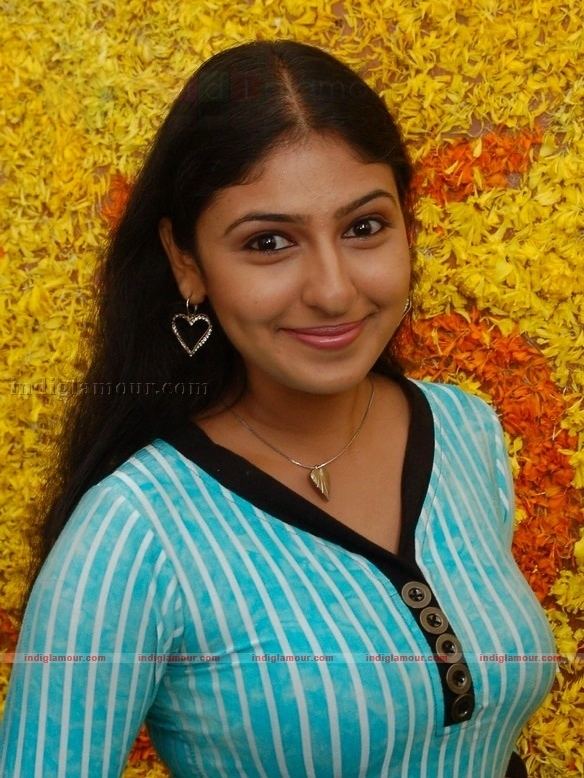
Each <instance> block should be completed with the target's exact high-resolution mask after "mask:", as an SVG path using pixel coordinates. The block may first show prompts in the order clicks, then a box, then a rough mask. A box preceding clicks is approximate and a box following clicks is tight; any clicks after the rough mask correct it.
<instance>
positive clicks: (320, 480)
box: [229, 376, 375, 500]
mask: <svg viewBox="0 0 584 778" xmlns="http://www.w3.org/2000/svg"><path fill="white" fill-rule="evenodd" d="M369 381H370V383H371V394H370V395H369V402H368V403H367V407H366V408H365V413H364V414H363V417H362V419H361V421H360V422H359V426H358V427H357V429H356V430H355V432H354V433H353V435H352V437H351V439H350V440H349V442H348V443H345V445H344V446H343V448H342V449H341V450H340V451H339V453H338V454H335V455H334V457H331V458H330V459H327V460H326V462H321V463H320V464H319V465H305V464H303V463H302V462H299V461H298V460H297V459H292V457H289V456H288V454H285V453H284V452H283V451H280V449H279V448H276V446H274V445H273V444H272V443H270V442H269V441H267V440H266V439H265V438H264V437H262V435H260V434H259V432H256V431H255V430H254V429H253V427H251V426H250V425H249V424H248V422H247V421H246V420H245V419H243V418H242V417H241V416H240V415H239V414H238V413H236V412H235V411H234V410H233V409H232V408H229V410H230V411H231V413H232V414H233V415H234V416H235V418H236V419H237V420H238V421H239V423H240V424H242V425H243V426H244V427H245V428H246V429H247V430H249V432H251V434H252V435H255V437H256V438H257V439H258V440H261V441H262V443H265V445H266V446H268V447H269V448H271V449H272V451H275V452H276V454H280V456H282V457H284V458H285V459H287V460H288V462H292V464H293V465H297V466H298V467H303V468H304V469H305V470H310V472H309V474H308V480H309V481H310V483H311V484H312V485H313V486H314V487H315V489H316V490H317V492H318V493H319V494H320V496H321V497H323V498H324V499H325V500H328V499H330V497H329V495H330V489H331V487H330V476H329V472H328V470H327V469H326V466H327V465H330V464H331V462H334V461H335V459H338V458H339V457H340V456H341V454H344V453H345V451H346V450H347V449H348V448H349V446H350V445H351V443H352V442H353V441H354V440H355V438H356V437H357V435H358V434H359V433H360V432H361V430H362V428H363V425H364V424H365V419H366V418H367V415H368V414H369V410H370V408H371V405H372V403H373V395H374V394H375V385H374V383H373V379H372V378H371V376H369Z"/></svg>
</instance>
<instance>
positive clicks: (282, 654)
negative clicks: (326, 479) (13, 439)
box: [0, 378, 556, 778]
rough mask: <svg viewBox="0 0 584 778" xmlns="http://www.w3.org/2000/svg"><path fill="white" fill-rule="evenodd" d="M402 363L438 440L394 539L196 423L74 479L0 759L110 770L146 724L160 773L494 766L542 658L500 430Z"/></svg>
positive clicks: (490, 775)
mask: <svg viewBox="0 0 584 778" xmlns="http://www.w3.org/2000/svg"><path fill="white" fill-rule="evenodd" d="M401 380H402V384H403V386H404V388H406V389H407V393H408V396H409V397H410V398H414V402H413V406H412V407H413V408H415V409H416V412H415V413H414V414H413V416H412V428H413V429H418V430H423V428H424V424H425V425H426V435H427V437H426V439H427V440H429V441H430V443H431V446H430V447H429V448H428V447H426V448H425V449H424V448H423V447H422V451H421V454H420V455H419V457H417V455H415V451H416V448H415V446H414V445H413V442H412V431H411V430H410V438H409V440H408V452H409V453H406V458H407V459H408V457H409V459H408V466H407V467H404V480H403V482H402V494H403V495H404V499H405V503H406V504H407V505H408V506H409V509H408V510H409V513H408V514H407V515H404V521H403V527H402V535H401V538H400V546H399V551H398V553H397V554H392V553H391V552H389V551H386V550H385V549H383V548H381V547H380V546H378V545H376V544H375V543H372V542H371V541H369V540H367V539H365V538H364V537H363V536H361V535H359V534H358V533H356V532H354V531H353V530H351V529H349V528H347V527H346V526H344V525H342V524H341V523H340V522H338V521H337V520H336V519H334V518H333V517H331V516H330V515H329V514H327V513H325V512H324V511H323V510H321V509H320V508H318V507H317V506H314V505H312V503H310V502H309V501H307V500H305V499H304V498H302V497H301V496H300V495H297V494H296V493H294V492H292V491H291V490H290V489H288V488H287V487H285V486H284V485H282V484H279V483H278V482H277V481H275V480H274V479H273V478H271V477H270V476H268V475H267V474H266V473H263V472H262V471H260V470H258V469H257V468H256V467H255V466H253V465H251V464H250V463H249V462H246V461H245V460H243V459H242V458H240V457H238V456H237V455H235V454H233V453H232V452H229V451H227V450H226V449H224V448H222V447H221V446H217V445H216V444H214V443H213V442H212V441H211V440H210V439H209V438H208V437H207V436H206V435H205V434H204V433H203V431H202V430H201V429H200V428H198V427H193V428H192V429H189V430H183V433H182V434H177V435H176V436H175V437H173V436H172V435H169V437H168V439H167V438H166V437H165V438H164V439H163V438H156V439H155V440H154V441H152V443H151V444H150V445H147V446H145V447H144V448H142V449H141V450H139V451H137V452H136V453H135V454H134V455H133V456H131V457H130V458H129V459H127V460H126V461H125V462H124V463H123V464H121V465H120V466H119V467H118V468H117V469H116V470H115V471H114V472H113V473H111V474H110V475H109V476H107V477H106V478H104V479H102V480H101V481H100V482H99V483H97V484H96V485H94V486H93V487H92V488H90V489H89V490H88V491H87V492H86V493H85V494H84V495H83V497H82V499H81V500H80V501H79V503H78V505H77V507H76V508H75V510H74V511H73V512H72V515H71V516H70V518H69V521H68V523H67V524H66V526H65V528H64V529H63V531H62V533H61V535H60V536H59V539H58V541H57V543H56V544H55V546H54V547H53V549H52V551H51V553H50V555H49V557H48V558H47V560H46V562H45V564H44V566H43V568H42V570H41V573H40V574H39V576H38V578H37V581H36V583H35V586H34V589H33V592H32V595H31V599H30V601H29V604H28V607H27V610H26V613H25V617H24V621H23V624H22V629H21V632H20V636H19V641H18V645H17V648H16V654H15V657H14V664H13V667H12V674H11V678H10V684H9V688H8V695H7V699H6V705H5V710H4V717H3V719H2V721H1V723H0V775H1V776H3V778H29V776H30V777H31V778H32V777H33V776H34V778H49V776H63V778H73V777H74V776H86V777H87V778H97V777H99V776H101V777H102V778H106V777H108V776H119V775H121V774H122V772H123V770H124V767H125V764H126V762H127V759H128V755H129V752H130V749H131V747H132V745H133V743H134V740H135V738H136V735H137V733H138V731H139V729H140V726H141V725H142V723H143V722H146V724H147V726H148V731H149V733H150V737H151V739H152V742H153V744H154V746H155V748H156V749H157V751H158V752H159V754H160V757H161V759H162V760H163V761H164V762H165V763H166V764H167V765H168V767H169V769H170V771H171V772H172V775H173V776H176V777H177V778H193V776H206V777H207V778H219V776H222V777H223V778H234V777H236V776H248V777H249V778H256V776H258V777H259V776H262V777H263V778H274V777H275V776H287V777H288V778H305V777H308V776H310V777H313V778H380V777H382V778H383V777H388V778H398V777H399V778H423V777H424V778H426V777H429V776H431V778H463V777H467V778H503V776H505V775H506V774H507V769H508V768H507V766H508V764H509V761H510V758H511V756H512V751H513V747H514V744H515V742H516V740H517V737H518V735H519V732H520V730H521V728H522V727H523V725H524V724H525V723H526V721H527V720H528V719H529V718H530V716H531V715H532V714H533V712H534V711H535V710H536V709H537V708H538V707H539V705H540V704H541V703H542V701H543V699H544V697H545V696H546V694H547V693H548V691H549V690H550V688H551V685H552V682H553V679H554V675H555V670H556V663H555V661H551V660H552V659H553V658H552V656H551V655H553V654H554V652H555V645H554V640H553V636H552V633H551V631H550V628H549V625H548V623H547V620H546V617H545V613H544V611H543V610H542V608H541V607H540V605H539V603H538V602H537V600H536V598H535V596H534V594H533V592H532V591H531V589H530V588H529V586H528V584H527V582H526V580H525V578H524V577H523V575H522V574H521V572H520V570H519V569H518V567H517V565H516V563H515V561H514V559H513V557H512V555H511V538H512V532H513V489H512V480H511V475H510V469H509V463H508V458H507V452H506V449H505V442H504V437H503V434H502V429H501V426H500V423H499V421H498V418H497V416H496V414H495V413H494V411H493V410H492V409H491V408H490V407H489V406H488V405H487V404H486V403H485V402H483V401H482V400H480V399H479V398H477V397H474V396H473V395H470V394H467V393H465V392H463V391H461V390H460V389H459V388H457V387H453V386H447V385H443V384H437V383H429V382H420V381H412V380H410V379H406V378H403V379H401ZM416 425H417V427H416ZM428 435H429V437H428ZM418 449H419V447H418ZM424 462H425V464H424ZM424 473H426V475H424ZM408 479H411V482H410V480H408ZM416 479H417V480H418V487H417V488H418V490H419V489H420V488H421V489H422V492H421V496H420V499H419V500H418V501H417V502H416V499H415V495H414V499H412V498H411V495H410V496H409V497H408V489H414V486H412V484H415V483H416ZM414 491H415V489H414ZM412 506H414V508H412ZM546 660H548V661H546Z"/></svg>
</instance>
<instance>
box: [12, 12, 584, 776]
mask: <svg viewBox="0 0 584 778" xmlns="http://www.w3.org/2000/svg"><path fill="white" fill-rule="evenodd" d="M581 15H582V9H581V7H580V6H579V4H578V3H576V4H570V3H567V4H558V3H556V2H554V0H526V2H517V0H501V2H497V3H493V2H492V0H477V2H475V3H474V4H473V6H472V8H471V7H470V6H469V5H467V6H466V7H464V8H462V7H461V6H460V4H457V3H450V2H447V0H432V1H431V2H430V1H429V0H423V1H422V2H420V0H379V2H378V3H371V2H369V0H352V2H351V3H342V2H326V0H302V2H300V0H282V2H280V3H278V4H277V7H276V6H275V5H274V4H269V3H267V2H265V1H263V0H234V1H233V2H231V3H229V4H227V3H226V2H222V0H200V2H197V3H171V2H169V1H168V0H161V2H158V3H156V4H152V3H149V2H147V0H128V2H127V3H124V4H123V5H122V4H112V3H100V4H95V3H92V2H90V1H89V0H81V2H79V3H74V4H67V5H66V6H65V5H63V4H62V3H61V2H60V0H34V1H33V2H29V3H25V4H20V5H19V6H18V7H17V6H15V5H10V4H8V5H6V7H5V8H4V9H3V22H2V24H1V25H0V42H1V44H2V45H1V46H0V75H1V76H2V82H3V84H5V85H6V87H7V89H6V91H7V93H8V94H7V95H5V118H3V120H2V121H3V124H2V130H1V132H2V141H3V151H4V155H3V157H4V161H3V164H2V170H1V171H0V198H1V205H2V212H3V213H5V214H9V219H8V220H6V224H5V226H3V227H2V229H1V231H0V264H1V266H2V267H5V268H7V269H8V268H10V276H9V277H8V275H7V276H6V277H5V278H6V280H5V283H4V284H3V285H2V287H0V296H1V298H2V303H3V305H2V310H3V311H5V314H4V317H3V319H2V321H1V322H0V326H1V327H2V334H3V336H4V341H5V343H6V344H9V345H10V348H9V349H6V352H5V353H6V358H5V366H6V367H5V371H4V374H3V378H4V379H5V380H4V382H3V386H4V387H5V391H4V393H3V395H2V399H3V410H4V416H3V418H4V419H6V420H7V421H6V422H5V423H4V424H3V425H1V426H0V434H1V442H2V453H3V461H4V462H5V467H4V468H3V470H2V471H1V472H0V490H1V491H2V496H3V500H2V504H3V505H5V506H6V508H7V509H6V510H5V513H4V515H3V516H2V518H1V519H0V545H1V546H2V549H3V555H2V560H1V561H0V654H1V655H2V656H3V657H4V658H5V661H4V662H0V701H3V700H4V698H5V693H6V686H7V683H8V678H9V673H10V655H11V653H12V652H13V651H14V649H15V647H16V641H17V637H18V624H17V623H16V620H15V617H14V613H15V607H16V603H17V599H18V595H19V587H20V579H21V575H22V573H23V555H22V549H23V543H24V537H23V532H22V527H23V524H24V523H25V522H26V521H28V520H29V519H30V513H29V512H28V508H29V506H31V505H34V500H35V495H36V494H37V493H38V489H39V488H40V487H41V466H42V462H43V455H44V452H45V444H46V441H47V440H48V439H50V438H51V435H52V434H53V433H54V430H55V429H56V424H57V421H58V419H59V415H60V410H61V405H60V402H59V395H58V392H55V393H53V394H50V393H47V392H46V390H43V389H42V386H41V385H42V381H43V380H44V379H46V378H47V377H49V378H50V377H53V378H54V379H55V380H56V379H60V380H67V379H74V378H77V377H78V375H77V371H78V369H79V368H78V366H77V365H75V364H74V363H73V362H72V357H73V356H74V354H75V347H76V342H77V337H78V332H76V330H75V324H76V321H77V319H78V316H79V314H80V313H81V312H82V311H83V309H84V307H85V306H86V305H87V303H88V301H89V300H90V299H91V296H92V294H93V289H92V283H93V279H92V272H93V266H94V259H95V256H96V253H97V252H98V250H99V248H100V246H101V245H103V241H104V240H105V238H106V235H107V231H108V230H109V229H110V228H111V227H112V226H113V225H114V224H115V222H116V220H117V219H118V218H119V215H120V213H121V211H122V209H123V205H124V203H125V201H126V198H127V195H128V192H129V188H130V186H131V181H132V180H133V176H134V174H135V171H136V169H137V167H138V165H139V163H140V160H141V156H142V154H143V151H144V149H145V148H146V146H147V143H148V142H149V141H150V140H151V138H152V136H153V134H154V132H155V130H156V128H157V126H158V124H159V121H160V119H161V118H162V117H163V116H164V114H165V111H166V108H167V107H168V105H169V104H170V102H171V101H172V99H173V97H174V96H175V94H176V93H177V91H178V89H179V88H180V86H181V85H182V83H183V82H184V80H185V79H186V78H187V76H188V75H190V73H191V72H192V71H193V70H194V69H195V67H197V66H198V64H200V63H201V62H202V61H203V60H204V59H206V58H207V57H209V56H210V55H211V54H212V53H214V52H215V51H218V50H221V49H223V48H225V47H226V46H228V45H232V44H234V43H236V42H239V41H244V40H253V39H256V38H273V37H293V38H296V39H298V40H305V41H306V42H308V43H313V44H316V45H322V46H323V47H325V48H328V49H330V50H331V51H333V52H334V53H335V54H337V55H338V56H340V57H341V59H343V60H344V61H346V62H347V63H348V64H349V65H351V66H353V67H355V68H356V69H357V70H358V71H360V72H361V73H362V74H363V75H364V77H365V78H366V80H367V81H368V82H369V83H370V84H371V85H372V86H373V87H374V88H375V89H376V90H377V91H378V92H379V93H380V94H381V95H382V96H383V98H384V99H385V100H386V102H387V104H388V106H389V107H390V109H393V110H394V111H395V113H396V116H397V118H398V120H399V123H400V126H401V127H402V128H403V130H404V134H405V136H406V139H407V141H408V144H409V146H410V148H411V150H412V154H413V157H414V160H415V162H416V166H417V169H416V177H415V189H416V192H417V195H418V204H417V216H418V222H419V230H418V235H417V251H416V258H415V259H416V274H417V277H418V284H417V291H416V295H415V297H416V316H415V320H414V325H413V331H408V329H407V328H403V329H402V332H401V333H400V337H399V342H398V343H397V344H396V345H397V346H398V347H399V348H400V349H401V351H402V353H403V355H404V357H405V358H407V359H409V360H410V364H411V370H410V372H411V373H412V374H415V375H418V376H419V377H423V378H428V379H430V380H435V381H446V382H450V383H457V384H459V385H461V386H462V387H463V388H465V389H467V390H468V391H471V392H475V393H477V394H479V395H481V396H483V397H485V398H486V399H487V400H489V401H490V402H492V404H493V405H494V407H495V408H496V409H497V410H498V412H499V414H500V417H501V420H502V423H503V426H504V429H505V430H506V433H507V438H508V443H509V452H510V455H511V458H512V463H513V469H514V475H515V484H516V495H517V506H516V507H517V512H516V532H515V536H514V540H513V551H514V554H515V556H516V558H517V561H518V563H519V565H520V567H521V569H522V571H523V572H524V574H525V575H526V577H527V578H528V580H529V582H530V584H531V586H532V587H533V588H534V590H535V592H536V594H537V596H538V597H539V599H540V601H541V602H542V603H543V604H544V605H545V607H546V609H547V613H548V617H549V619H550V623H551V624H552V627H553V630H554V635H555V637H556V642H557V645H558V650H559V652H560V653H562V654H564V655H565V657H566V661H565V662H564V663H563V664H562V667H561V672H560V673H559V674H558V677H557V683H556V685H555V686H554V688H553V689H552V691H551V693H550V694H549V695H548V698H547V699H546V701H545V703H544V705H543V706H542V707H541V709H540V710H539V711H537V713H536V715H535V716H534V717H533V718H532V719H531V721H530V722H529V723H528V725H527V727H526V728H525V730H524V733H523V736H522V738H521V740H520V743H519V747H520V749H521V750H522V753H523V755H524V756H525V758H526V761H527V765H528V768H529V772H530V775H531V776H537V778H548V777H549V778H551V777H552V776H554V778H555V777H556V776H559V775H561V776H565V778H571V776H578V775H582V774H584V764H583V759H582V754H581V747H580V744H581V742H582V740H583V739H584V731H583V730H582V726H583V725H582V719H581V716H580V715H579V711H578V703H579V701H580V700H581V696H582V689H583V685H584V682H583V679H582V663H581V661H579V659H578V652H580V656H582V654H583V653H584V630H583V629H582V627H581V625H580V624H579V623H578V621H577V617H578V616H579V615H580V614H581V610H582V605H583V602H584V594H583V588H584V583H583V577H584V531H583V530H582V529H580V530H579V527H581V524H582V507H583V506H582V493H583V488H584V446H583V444H584V406H583V402H582V396H583V391H584V295H583V291H584V277H583V276H584V274H583V273H582V260H581V257H582V255H583V252H584V245H583V243H584V215H583V214H584V195H583V189H582V181H584V129H583V128H584V115H583V107H584V77H583V75H582V73H583V72H584V33H583V31H582V23H581ZM18 380H21V381H27V382H29V383H30V382H34V386H35V387H36V388H35V391H33V392H32V393H31V394H29V395H26V396H25V395H22V394H18V393H15V392H12V391H8V390H7V389H6V387H10V386H11V382H13V381H18ZM0 715H1V712H0ZM125 775H128V776H132V778H142V777H143V776H163V775H168V772H167V771H166V769H165V768H164V767H163V766H162V765H161V764H160V762H159V760H158V759H157V756H156V754H155V752H154V750H153V748H152V745H151V743H150V741H149V738H148V735H147V731H146V729H145V728H144V727H143V728H142V730H141V732H140V735H139V737H138V738H137V740H136V743H135V746H134V748H133V750H132V753H131V756H130V760H129V763H128V766H127V768H126V771H125Z"/></svg>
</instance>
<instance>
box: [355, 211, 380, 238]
mask: <svg viewBox="0 0 584 778" xmlns="http://www.w3.org/2000/svg"><path fill="white" fill-rule="evenodd" d="M369 222H377V223H378V224H380V225H381V227H380V228H379V229H378V230H375V231H374V232H371V227H370V226H369V227H368V226H365V230H363V229H362V227H363V225H367V224H368V223H369ZM386 227H389V222H387V221H386V220H385V219H381V218H379V217H377V216H375V217H373V216H368V217H366V218H363V219H358V220H357V221H356V222H355V223H354V224H353V226H352V227H351V229H352V230H355V229H356V228H357V229H356V237H357V238H369V237H370V236H371V235H377V233H378V232H381V230H384V229H385V228H386ZM350 231H351V230H349V232H350Z"/></svg>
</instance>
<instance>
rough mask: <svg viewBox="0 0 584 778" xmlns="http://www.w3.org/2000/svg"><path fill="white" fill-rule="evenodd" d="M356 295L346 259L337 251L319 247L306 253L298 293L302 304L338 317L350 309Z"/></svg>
mask: <svg viewBox="0 0 584 778" xmlns="http://www.w3.org/2000/svg"><path fill="white" fill-rule="evenodd" d="M356 294H357V289H356V287H355V284H354V282H353V279H352V278H351V275H350V272H349V267H348V264H347V258H346V257H345V256H343V252H342V251H341V249H340V248H336V247H334V246H319V247H315V248H314V249H312V250H311V251H310V252H309V253H308V255H307V257H306V263H305V267H304V280H303V294H302V299H303V302H304V303H305V304H306V305H308V306H310V307H311V308H320V309H321V310H322V311H323V312H325V313H327V314H328V315H330V316H340V315H341V314H343V313H345V312H346V311H348V310H349V309H350V308H351V306H352V303H353V301H354V299H355V296H356Z"/></svg>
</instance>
